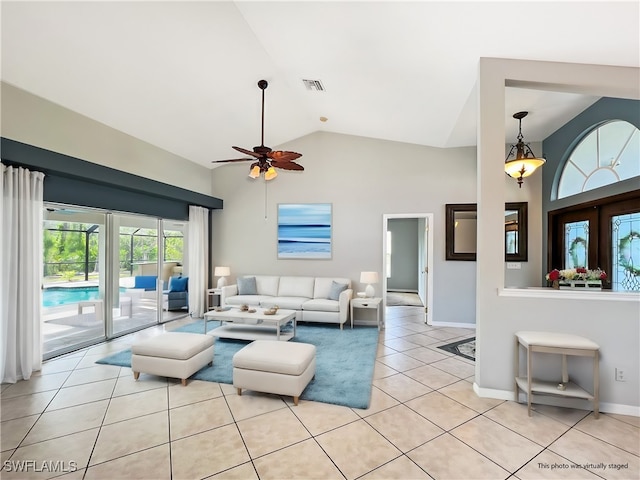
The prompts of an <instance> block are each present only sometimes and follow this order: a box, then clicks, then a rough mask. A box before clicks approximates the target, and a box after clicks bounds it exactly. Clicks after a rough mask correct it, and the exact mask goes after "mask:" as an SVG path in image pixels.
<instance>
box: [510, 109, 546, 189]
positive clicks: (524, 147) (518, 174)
mask: <svg viewBox="0 0 640 480" xmlns="http://www.w3.org/2000/svg"><path fill="white" fill-rule="evenodd" d="M528 113H529V112H518V113H514V114H513V118H515V119H516V120H518V137H517V140H518V141H517V143H516V144H514V145H511V149H510V150H509V153H508V155H507V158H506V160H505V162H504V171H505V173H506V174H507V175H509V176H510V177H513V178H515V179H517V180H518V187H520V188H522V179H523V178H524V177H528V176H529V175H531V174H532V173H533V172H534V171H535V170H536V169H537V168H538V167H541V166H542V165H544V163H545V162H546V160H545V159H544V158H542V157H536V156H535V154H534V153H533V150H531V147H530V146H529V144H528V143H524V142H523V141H522V139H523V136H522V119H523V118H524V117H526V116H527V115H528ZM514 155H515V157H514V158H512V157H513V156H514Z"/></svg>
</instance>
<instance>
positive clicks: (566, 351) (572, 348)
mask: <svg viewBox="0 0 640 480" xmlns="http://www.w3.org/2000/svg"><path fill="white" fill-rule="evenodd" d="M515 343H516V350H515V373H516V379H515V380H516V384H515V401H516V402H517V401H518V393H519V390H523V391H524V392H525V393H526V394H527V412H528V413H529V416H531V403H532V396H533V395H534V394H540V395H554V396H559V397H573V398H584V399H586V400H592V401H593V413H594V417H595V418H598V415H599V408H600V373H599V350H600V347H599V346H598V344H597V343H595V342H593V341H591V340H589V339H588V338H584V337H579V336H577V335H571V334H566V333H555V332H516V339H515ZM521 346H522V347H524V349H525V350H526V354H527V372H526V374H525V376H521V375H520V362H519V360H520V347H521ZM536 352H538V353H553V354H556V355H562V378H561V379H560V381H559V382H549V381H542V380H538V379H536V378H533V373H532V358H531V357H532V353H536ZM567 355H577V356H580V357H591V358H592V359H593V393H590V392H588V391H586V390H585V389H583V388H581V387H579V386H578V385H576V384H575V383H573V382H572V381H571V380H570V379H569V373H568V371H567Z"/></svg>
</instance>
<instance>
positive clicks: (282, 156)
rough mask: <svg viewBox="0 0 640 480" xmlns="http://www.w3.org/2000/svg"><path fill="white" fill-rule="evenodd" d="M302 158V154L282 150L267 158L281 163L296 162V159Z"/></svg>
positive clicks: (270, 153) (270, 154)
mask: <svg viewBox="0 0 640 480" xmlns="http://www.w3.org/2000/svg"><path fill="white" fill-rule="evenodd" d="M301 156H302V154H301V153H296V152H284V151H282V150H276V151H275V152H269V153H268V154H267V157H269V158H270V159H272V160H276V161H279V162H290V161H291V160H295V159H296V158H300V157H301Z"/></svg>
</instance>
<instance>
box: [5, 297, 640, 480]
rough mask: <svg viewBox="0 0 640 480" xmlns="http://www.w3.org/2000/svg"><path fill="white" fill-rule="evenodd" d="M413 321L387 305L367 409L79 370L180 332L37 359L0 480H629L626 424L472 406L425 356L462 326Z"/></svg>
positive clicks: (9, 434) (462, 376) (15, 398)
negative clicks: (296, 402) (38, 368)
mask: <svg viewBox="0 0 640 480" xmlns="http://www.w3.org/2000/svg"><path fill="white" fill-rule="evenodd" d="M419 311H420V308H413V307H392V308H389V309H388V312H387V325H386V329H385V330H383V331H382V332H381V335H380V343H379V347H378V358H377V363H376V369H375V374H374V382H373V393H372V399H371V405H370V407H369V408H368V409H367V410H359V409H352V408H346V407H340V406H336V405H329V404H324V403H315V402H309V401H301V402H300V404H299V405H298V406H297V407H295V406H293V402H292V399H291V398H288V397H280V396H277V395H267V394H259V393H252V392H249V391H248V392H246V393H245V394H243V395H242V396H241V397H239V396H237V395H236V391H235V389H233V388H232V386H230V385H225V384H217V383H211V382H201V381H190V382H189V385H188V386H187V387H182V386H181V385H180V384H179V382H178V381H177V380H172V379H169V380H167V379H164V378H159V377H154V376H150V375H144V374H143V375H141V378H140V381H138V382H135V381H134V380H133V377H132V374H131V370H130V369H129V368H120V367H113V366H105V365H97V364H95V363H94V362H95V361H96V360H97V359H99V358H102V357H103V356H106V355H107V354H109V353H113V352H117V351H120V350H122V349H124V348H127V347H129V346H130V345H131V344H132V343H134V342H135V341H136V340H138V339H140V338H146V337H148V336H152V335H157V334H158V333H161V332H162V331H164V329H165V328H166V329H171V328H176V327H177V326H178V325H180V324H181V323H182V322H184V321H178V322H172V324H167V325H165V326H164V327H162V326H159V327H154V328H150V329H147V330H144V331H142V332H138V333H136V334H133V335H130V336H127V337H123V338H120V339H117V340H115V341H112V342H109V343H105V344H101V345H98V346H94V347H92V348H88V349H85V350H82V351H78V352H75V353H72V354H69V355H65V356H64V357H60V358H57V359H54V360H51V361H48V362H46V363H45V364H44V366H43V369H42V371H41V372H39V373H38V374H37V375H35V376H33V377H32V378H31V380H30V381H26V382H19V383H17V384H14V385H2V390H1V393H0V400H1V406H2V412H1V420H2V423H1V431H0V433H1V447H2V448H1V450H2V452H1V459H2V466H3V471H2V472H0V475H1V476H2V478H3V479H12V478H20V479H25V478H50V477H61V478H65V479H67V478H68V479H82V478H84V479H99V478H104V479H125V478H135V479H154V480H156V479H201V478H220V479H261V480H268V479H285V478H291V479H356V478H358V479H363V480H365V479H367V480H368V479H429V478H434V479H484V478H486V479H503V478H512V479H521V480H525V479H539V478H551V479H566V478H585V479H597V478H612V479H618V478H621V479H637V478H639V476H640V475H639V473H640V462H639V455H640V420H639V419H638V418H637V417H626V416H622V415H608V414H603V415H601V417H600V419H599V420H595V419H594V418H593V415H592V414H590V413H589V412H585V411H580V410H573V409H563V408H556V407H546V406H542V405H536V406H535V411H534V413H533V416H532V417H531V418H529V417H528V416H527V410H526V406H525V405H520V404H517V403H515V402H505V401H500V400H492V399H486V398H479V397H477V396H476V395H475V394H474V392H473V390H472V381H473V376H474V365H473V362H471V361H468V360H465V359H464V358H461V357H457V356H452V355H450V354H448V353H447V352H445V351H443V350H440V349H438V348H437V347H438V345H443V344H446V343H450V342H452V341H455V340H458V339H463V338H467V337H470V336H472V335H473V333H474V332H473V330H468V329H456V328H434V327H429V326H427V325H424V324H423V323H422V322H421V320H420V312H419ZM185 321H186V320H185ZM356 328H371V327H356ZM356 360H357V359H354V361H356ZM20 462H22V463H20ZM28 462H32V463H28ZM71 462H74V463H73V464H72V463H71ZM576 464H577V465H580V466H584V465H587V464H590V465H587V467H588V468H586V469H585V468H576V467H575V465H576ZM20 466H22V468H23V471H15V470H16V468H20ZM74 466H75V467H77V470H76V471H71V470H73V469H74Z"/></svg>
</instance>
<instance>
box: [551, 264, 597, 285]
mask: <svg viewBox="0 0 640 480" xmlns="http://www.w3.org/2000/svg"><path fill="white" fill-rule="evenodd" d="M606 278H607V274H606V272H605V271H604V270H601V269H599V268H596V269H595V270H588V269H586V268H584V267H578V268H567V269H565V270H558V269H553V270H551V271H550V272H549V273H547V275H546V279H547V280H549V281H551V282H553V281H556V280H579V281H585V280H592V281H593V280H606Z"/></svg>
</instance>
